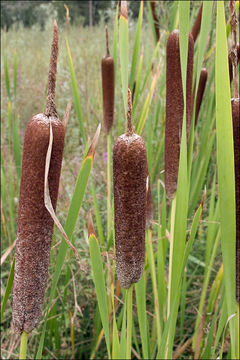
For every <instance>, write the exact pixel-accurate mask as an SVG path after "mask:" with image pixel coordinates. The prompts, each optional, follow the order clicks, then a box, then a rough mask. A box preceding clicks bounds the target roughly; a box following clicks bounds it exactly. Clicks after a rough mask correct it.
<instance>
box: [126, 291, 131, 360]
mask: <svg viewBox="0 0 240 360" xmlns="http://www.w3.org/2000/svg"><path fill="white" fill-rule="evenodd" d="M132 292H133V286H132V285H131V286H130V288H129V289H128V290H127V350H126V359H131V348H132Z"/></svg>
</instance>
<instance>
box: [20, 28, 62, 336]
mask: <svg viewBox="0 0 240 360" xmlns="http://www.w3.org/2000/svg"><path fill="white" fill-rule="evenodd" d="M57 54H58V28H57V24H56V22H54V29H53V41H52V48H51V57H50V66H49V74H48V93H47V101H46V109H45V113H44V114H38V115H35V116H33V118H32V119H31V120H30V121H29V123H28V125H27V129H26V133H25V137H24V146H23V157H22V176H21V184H20V198H19V209H18V224H17V241H16V256H15V271H14V281H13V325H14V329H15V331H16V332H18V333H22V331H23V330H25V331H26V332H28V333H29V332H30V331H32V330H33V329H34V328H35V327H36V326H37V324H38V322H39V320H40V317H41V308H42V304H43V299H44V293H45V288H46V282H47V275H48V263H49V255H50V248H51V239H52V232H53V220H52V218H51V215H50V214H49V212H48V211H47V209H46V207H45V204H44V178H45V163H46V154H47V150H48V145H49V138H50V122H51V124H52V131H53V144H52V152H51V161H50V167H49V174H48V186H49V193H50V198H51V201H52V205H53V208H54V210H55V209H56V203H57V195H58V186H59V178H60V172H61V163H62V156H63V148H64V136H65V126H64V124H63V123H62V122H61V121H60V120H59V118H58V116H57V110H56V105H55V100H54V96H55V83H56V72H57Z"/></svg>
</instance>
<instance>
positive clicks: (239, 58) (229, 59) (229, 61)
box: [228, 44, 240, 84]
mask: <svg viewBox="0 0 240 360" xmlns="http://www.w3.org/2000/svg"><path fill="white" fill-rule="evenodd" d="M239 60H240V44H237V63H239ZM228 68H229V79H230V84H231V82H232V79H233V66H232V59H231V52H230V53H229V54H228Z"/></svg>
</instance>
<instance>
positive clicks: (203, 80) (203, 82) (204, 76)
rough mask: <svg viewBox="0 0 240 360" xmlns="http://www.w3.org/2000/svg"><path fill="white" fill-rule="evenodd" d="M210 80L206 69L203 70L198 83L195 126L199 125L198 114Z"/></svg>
mask: <svg viewBox="0 0 240 360" xmlns="http://www.w3.org/2000/svg"><path fill="white" fill-rule="evenodd" d="M207 78H208V72H207V69H206V68H202V69H201V72H200V78H199V83H198V90H197V97H196V108H195V125H196V124H197V119H198V114H199V111H200V107H201V105H202V99H203V94H204V91H205V88H206V83H207Z"/></svg>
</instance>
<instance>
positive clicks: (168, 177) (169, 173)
mask: <svg viewBox="0 0 240 360" xmlns="http://www.w3.org/2000/svg"><path fill="white" fill-rule="evenodd" d="M193 50H194V42H193V37H192V35H191V34H189V40H188V63H187V79H186V86H187V93H186V120H187V137H188V134H189V130H190V127H191V119H192V78H193ZM183 110H184V101H183V89H182V77H181V65H180V48H179V31H178V30H174V31H173V32H172V33H171V34H170V35H169V38H168V41H167V70H166V126H165V187H166V194H167V197H168V198H169V199H172V198H173V197H174V194H175V192H176V189H177V179H178V166H179V155H180V142H181V131H182V118H183Z"/></svg>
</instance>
